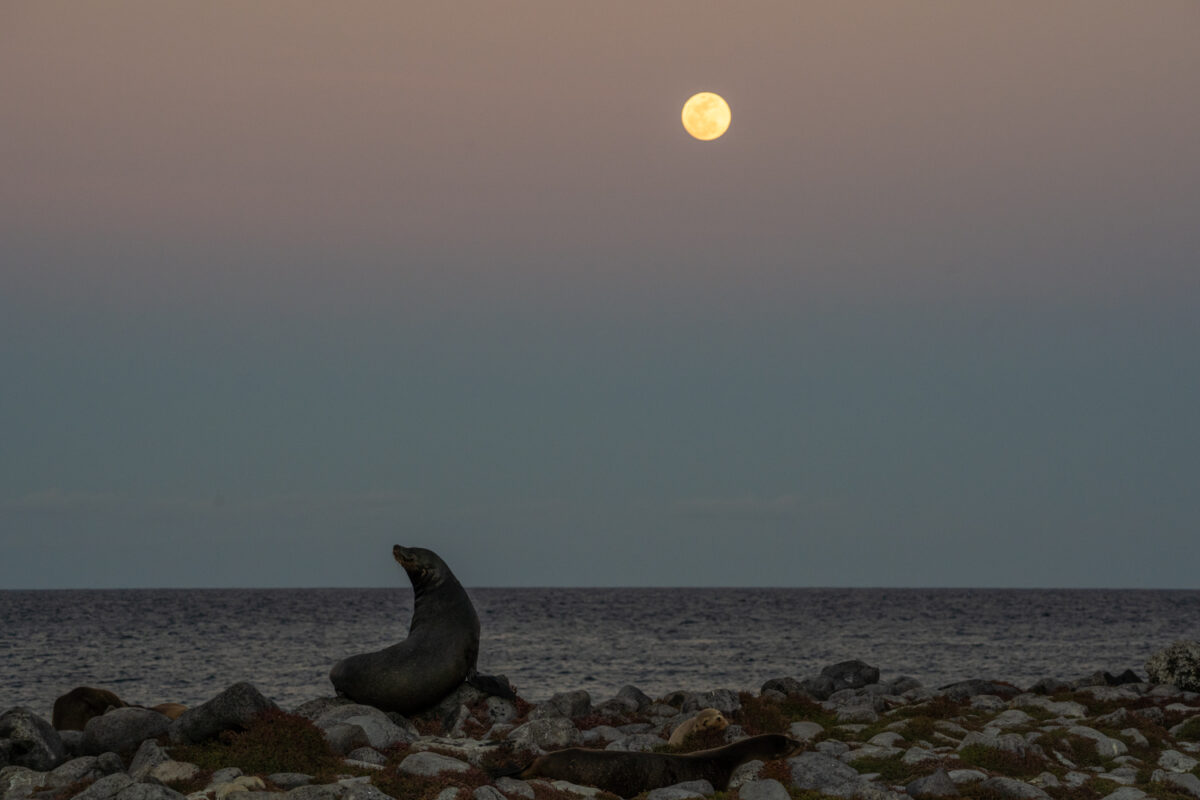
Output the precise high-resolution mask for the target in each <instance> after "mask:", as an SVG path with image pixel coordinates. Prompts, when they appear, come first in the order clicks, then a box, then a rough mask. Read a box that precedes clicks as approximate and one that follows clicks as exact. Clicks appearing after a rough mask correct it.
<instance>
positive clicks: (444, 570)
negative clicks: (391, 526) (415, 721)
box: [329, 545, 479, 714]
mask: <svg viewBox="0 0 1200 800" xmlns="http://www.w3.org/2000/svg"><path fill="white" fill-rule="evenodd" d="M392 555H393V556H395V558H396V561H397V562H399V564H400V566H402V567H404V571H405V572H406V573H408V577H409V580H411V581H412V586H413V615H412V624H411V625H409V628H408V638H407V639H405V640H404V641H402V642H400V643H399V644H394V645H392V646H391V647H385V648H384V649H382V650H377V651H376V652H374V653H362V654H360V655H356V656H350V657H348V658H343V659H342V660H341V661H339V662H337V663H336V664H334V665H333V669H331V670H330V671H329V680H330V681H331V682H332V683H333V688H335V689H336V690H337V693H338V694H339V695H342V696H344V697H348V698H350V699H351V700H353V701H354V702H356V703H362V704H364V705H369V706H375V707H376V708H379V709H382V710H384V711H396V712H399V713H401V714H412V713H415V712H417V711H424V710H425V709H427V708H430V707H432V706H434V705H436V704H437V702H438V701H439V700H441V699H442V698H443V697H445V696H446V695H448V694H450V692H452V691H454V689H456V688H457V687H458V686H459V685H460V684H462V682H463V681H464V680H466V679H468V678H473V677H475V661H476V659H477V658H478V656H479V616H478V615H477V614H476V613H475V606H473V605H472V604H471V598H470V597H468V596H467V592H466V590H465V589H463V587H462V584H460V583H459V582H458V579H457V578H455V577H454V573H453V572H451V571H450V568H449V567H447V566H446V562H444V561H442V559H440V558H438V556H437V554H436V553H434V552H433V551H432V550H426V549H424V548H421V547H401V546H400V545H396V546H395V547H394V548H392Z"/></svg>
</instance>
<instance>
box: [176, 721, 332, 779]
mask: <svg viewBox="0 0 1200 800" xmlns="http://www.w3.org/2000/svg"><path fill="white" fill-rule="evenodd" d="M171 757H172V758H174V759H176V760H177V761H187V762H190V763H192V764H196V765H197V766H199V767H200V769H202V770H209V771H210V772H211V771H212V770H216V769H220V768H222V767H239V768H241V770H242V771H243V772H244V773H246V774H247V775H269V774H271V773H272V772H304V773H307V774H309V775H315V776H333V775H335V774H338V773H345V772H347V768H346V767H345V765H343V764H342V759H341V757H340V756H338V755H337V754H336V753H334V752H333V751H332V750H330V749H329V745H328V744H327V743H326V742H325V736H324V735H323V734H322V733H321V731H320V729H319V728H317V726H315V725H313V724H312V723H311V722H310V721H308V720H307V719H305V718H304V717H298V716H296V715H294V714H287V713H285V712H283V711H277V710H273V709H268V710H266V711H262V712H259V713H258V714H257V715H255V717H254V719H253V720H251V722H250V725H249V726H248V727H247V728H246V730H244V731H225V732H224V733H222V734H221V735H220V736H219V737H218V738H217V739H216V740H215V741H211V742H205V743H204V744H193V745H180V746H177V747H174V748H172V749H171ZM317 782H320V780H319V778H318V781H317Z"/></svg>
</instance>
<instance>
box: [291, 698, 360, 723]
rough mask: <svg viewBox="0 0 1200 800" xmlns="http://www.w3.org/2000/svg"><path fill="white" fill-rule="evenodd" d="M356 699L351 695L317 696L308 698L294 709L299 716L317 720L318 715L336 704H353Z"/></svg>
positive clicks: (294, 712)
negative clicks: (350, 696)
mask: <svg viewBox="0 0 1200 800" xmlns="http://www.w3.org/2000/svg"><path fill="white" fill-rule="evenodd" d="M352 705H354V701H353V700H351V699H350V698H349V697H316V698H313V699H312V700H306V701H305V702H303V703H301V704H300V705H298V706H296V708H295V710H294V711H292V713H293V714H295V715H296V716H298V717H304V718H305V719H307V720H315V719H316V718H317V717H319V716H321V715H322V714H324V713H325V712H326V711H328V710H329V709H331V708H333V707H335V706H352Z"/></svg>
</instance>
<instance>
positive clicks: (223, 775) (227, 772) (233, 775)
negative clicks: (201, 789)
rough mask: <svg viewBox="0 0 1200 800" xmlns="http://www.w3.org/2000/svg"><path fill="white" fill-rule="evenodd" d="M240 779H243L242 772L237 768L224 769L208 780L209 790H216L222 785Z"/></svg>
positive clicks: (217, 771) (214, 773)
mask: <svg viewBox="0 0 1200 800" xmlns="http://www.w3.org/2000/svg"><path fill="white" fill-rule="evenodd" d="M240 777H242V771H241V770H240V769H238V768H237V767H223V768H222V769H219V770H216V771H215V772H213V774H212V777H211V778H209V779H208V788H209V789H214V788H216V787H217V786H220V785H221V784H222V783H229V782H231V781H234V780H236V779H238V778H240Z"/></svg>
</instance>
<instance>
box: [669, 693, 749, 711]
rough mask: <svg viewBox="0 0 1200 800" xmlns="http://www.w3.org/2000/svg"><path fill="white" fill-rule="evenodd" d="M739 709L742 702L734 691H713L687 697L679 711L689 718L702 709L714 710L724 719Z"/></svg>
mask: <svg viewBox="0 0 1200 800" xmlns="http://www.w3.org/2000/svg"><path fill="white" fill-rule="evenodd" d="M741 707H742V701H741V699H740V698H739V697H738V693H737V692H735V691H734V690H732V689H713V690H712V691H708V692H697V693H695V694H692V695H688V698H687V699H686V700H684V701H683V706H682V707H681V708H680V709H679V710H680V711H682V712H683V713H684V714H687V715H689V716H690V715H692V714H695V713H696V712H697V711H699V710H700V709H702V708H715V709H716V710H717V711H720V712H721V713H722V714H724V715H725V716H726V717H730V716H732V715H733V714H734V713H735V712H736V711H737V710H738V709H740V708H741Z"/></svg>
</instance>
